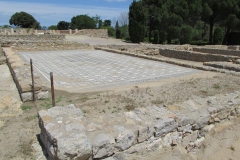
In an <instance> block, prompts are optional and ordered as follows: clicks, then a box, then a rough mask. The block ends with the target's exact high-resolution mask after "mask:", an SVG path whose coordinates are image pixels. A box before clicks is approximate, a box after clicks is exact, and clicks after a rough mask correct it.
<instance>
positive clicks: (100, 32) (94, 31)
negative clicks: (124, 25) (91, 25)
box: [76, 29, 108, 38]
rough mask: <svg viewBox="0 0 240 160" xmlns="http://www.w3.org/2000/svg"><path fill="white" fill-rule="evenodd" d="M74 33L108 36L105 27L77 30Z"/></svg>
mask: <svg viewBox="0 0 240 160" xmlns="http://www.w3.org/2000/svg"><path fill="white" fill-rule="evenodd" d="M76 35H86V36H89V37H100V38H108V32H107V29H83V30H79V31H78V32H77V33H76Z"/></svg>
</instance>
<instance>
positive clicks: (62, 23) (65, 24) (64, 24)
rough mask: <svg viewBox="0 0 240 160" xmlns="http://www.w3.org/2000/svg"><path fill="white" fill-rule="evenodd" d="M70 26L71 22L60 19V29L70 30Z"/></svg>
mask: <svg viewBox="0 0 240 160" xmlns="http://www.w3.org/2000/svg"><path fill="white" fill-rule="evenodd" d="M69 27H70V23H69V22H65V21H60V22H58V24H57V28H58V30H68V29H69Z"/></svg>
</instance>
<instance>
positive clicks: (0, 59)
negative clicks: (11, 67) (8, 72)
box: [0, 46, 7, 65]
mask: <svg viewBox="0 0 240 160" xmlns="http://www.w3.org/2000/svg"><path fill="white" fill-rule="evenodd" d="M6 62H7V59H6V57H5V56H4V54H3V50H2V47H1V46H0V65H2V64H5V63H6Z"/></svg>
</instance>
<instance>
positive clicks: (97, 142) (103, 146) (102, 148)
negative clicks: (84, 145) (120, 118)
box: [93, 134, 114, 158]
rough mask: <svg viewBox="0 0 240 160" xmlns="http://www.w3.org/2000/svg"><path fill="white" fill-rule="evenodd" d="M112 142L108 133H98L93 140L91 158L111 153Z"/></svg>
mask: <svg viewBox="0 0 240 160" xmlns="http://www.w3.org/2000/svg"><path fill="white" fill-rule="evenodd" d="M113 149H114V147H113V144H112V143H111V140H110V138H109V135H106V134H99V135H98V136H97V137H96V138H95V139H94V142H93V158H103V157H109V156H111V155H113Z"/></svg>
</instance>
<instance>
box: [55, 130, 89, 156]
mask: <svg viewBox="0 0 240 160" xmlns="http://www.w3.org/2000/svg"><path fill="white" fill-rule="evenodd" d="M57 144H58V149H57V157H58V159H69V158H70V157H71V159H82V160H87V159H88V158H89V157H90V156H91V153H92V146H91V143H90V141H89V139H88V138H87V136H86V134H85V133H83V132H81V133H71V134H70V135H68V136H66V137H62V138H60V139H58V143H57ZM52 154H55V153H52Z"/></svg>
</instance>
